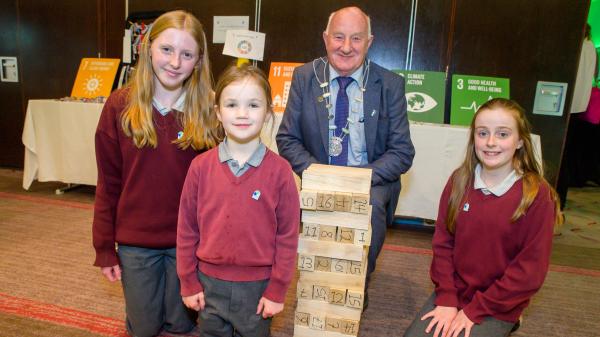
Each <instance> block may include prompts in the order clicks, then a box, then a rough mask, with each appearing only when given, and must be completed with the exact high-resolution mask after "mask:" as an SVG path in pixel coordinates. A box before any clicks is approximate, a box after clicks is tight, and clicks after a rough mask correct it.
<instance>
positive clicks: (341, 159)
mask: <svg viewBox="0 0 600 337" xmlns="http://www.w3.org/2000/svg"><path fill="white" fill-rule="evenodd" d="M353 80H354V79H353V78H352V77H338V78H337V81H338V84H339V85H340V89H339V90H338V93H337V98H336V101H335V121H334V122H335V130H334V131H333V135H334V136H337V137H340V138H342V153H340V155H339V156H335V157H331V165H338V166H346V165H348V139H349V138H350V137H349V135H347V134H345V133H344V132H343V131H342V130H343V129H346V130H347V129H348V110H349V109H350V104H349V102H348V94H346V88H347V87H348V85H350V83H352V81H353Z"/></svg>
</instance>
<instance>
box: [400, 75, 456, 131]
mask: <svg viewBox="0 0 600 337" xmlns="http://www.w3.org/2000/svg"><path fill="white" fill-rule="evenodd" d="M394 72H395V73H397V74H399V75H401V76H402V77H404V80H405V84H406V90H405V91H406V103H407V107H406V108H407V110H408V119H410V120H411V121H418V122H428V123H444V104H445V101H446V93H445V87H446V74H445V73H442V72H436V71H414V70H394Z"/></svg>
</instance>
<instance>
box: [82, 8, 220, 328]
mask: <svg viewBox="0 0 600 337" xmlns="http://www.w3.org/2000/svg"><path fill="white" fill-rule="evenodd" d="M209 69H210V68H209V62H208V51H207V49H206V37H205V34H204V30H203V28H202V25H201V23H200V22H199V21H198V19H196V17H194V16H193V15H192V14H190V13H188V12H184V11H173V12H168V13H165V14H163V15H161V16H160V17H158V18H157V19H156V20H155V21H154V23H153V25H152V28H151V30H150V32H149V33H148V34H147V35H146V36H145V37H144V40H143V42H142V45H141V51H140V57H139V59H138V64H137V66H136V69H135V73H134V75H133V77H132V80H131V81H130V83H128V85H127V86H126V87H125V88H124V89H122V90H118V91H115V92H114V93H112V94H111V95H110V97H109V98H108V100H107V102H106V104H105V105H104V108H103V111H102V115H101V117H100V121H99V123H98V128H97V130H96V159H97V166H98V184H97V188H96V202H95V208H94V222H93V227H92V229H93V244H94V248H95V250H96V260H95V262H94V265H95V266H98V267H100V269H101V271H102V274H104V276H105V277H106V278H107V279H108V280H109V281H113V282H114V281H117V280H120V281H121V283H122V286H123V293H124V295H125V296H124V297H125V306H126V327H127V330H128V331H129V333H130V334H131V335H132V336H138V337H139V336H155V335H158V334H159V333H161V331H167V332H172V333H187V332H189V331H190V330H192V329H194V327H195V314H194V313H193V312H191V311H189V310H187V309H186V308H185V306H184V305H183V303H182V301H181V297H180V294H179V293H180V285H179V280H178V278H177V272H176V262H175V257H176V252H175V245H176V234H177V213H178V208H179V197H180V194H181V190H182V187H183V182H184V180H185V175H186V173H187V170H188V167H189V165H190V163H191V161H192V159H193V158H194V157H195V156H196V155H197V154H198V153H200V152H202V151H204V150H206V149H209V148H212V147H215V146H216V145H217V143H218V141H219V139H220V137H221V136H219V132H220V131H219V129H218V128H216V126H217V124H216V123H211V120H210V119H209V115H210V109H211V106H212V94H211V93H212V89H211V87H212V80H211V74H210V70H209ZM115 246H116V247H115Z"/></svg>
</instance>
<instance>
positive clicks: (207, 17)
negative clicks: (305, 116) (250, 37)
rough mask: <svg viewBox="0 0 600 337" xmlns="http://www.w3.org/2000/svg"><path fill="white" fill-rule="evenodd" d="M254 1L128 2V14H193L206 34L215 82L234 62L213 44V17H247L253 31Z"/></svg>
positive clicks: (182, 0)
mask: <svg viewBox="0 0 600 337" xmlns="http://www.w3.org/2000/svg"><path fill="white" fill-rule="evenodd" d="M254 3H255V2H254V1H252V0H230V1H194V0H174V1H168V2H167V1H163V0H129V13H130V14H131V13H133V12H147V11H169V10H174V9H183V10H187V11H189V12H191V13H193V14H194V15H195V16H196V17H197V18H198V19H199V20H200V22H201V23H202V25H203V26H204V29H205V32H206V38H207V41H208V42H207V45H208V51H209V53H210V54H209V60H210V62H211V69H212V72H213V76H214V77H215V81H216V79H217V78H218V76H219V74H220V73H221V72H222V71H223V70H224V69H225V68H226V67H227V65H229V64H230V63H231V62H234V61H235V58H233V57H231V56H226V55H223V54H222V52H223V44H222V43H217V44H213V43H212V40H213V33H212V31H213V17H214V16H221V15H223V16H249V17H250V29H254V12H255V11H254Z"/></svg>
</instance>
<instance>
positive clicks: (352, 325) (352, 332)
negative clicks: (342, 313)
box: [341, 319, 358, 336]
mask: <svg viewBox="0 0 600 337" xmlns="http://www.w3.org/2000/svg"><path fill="white" fill-rule="evenodd" d="M341 333H343V334H344V335H349V336H358V321H353V320H349V319H345V320H343V321H342V329H341Z"/></svg>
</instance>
